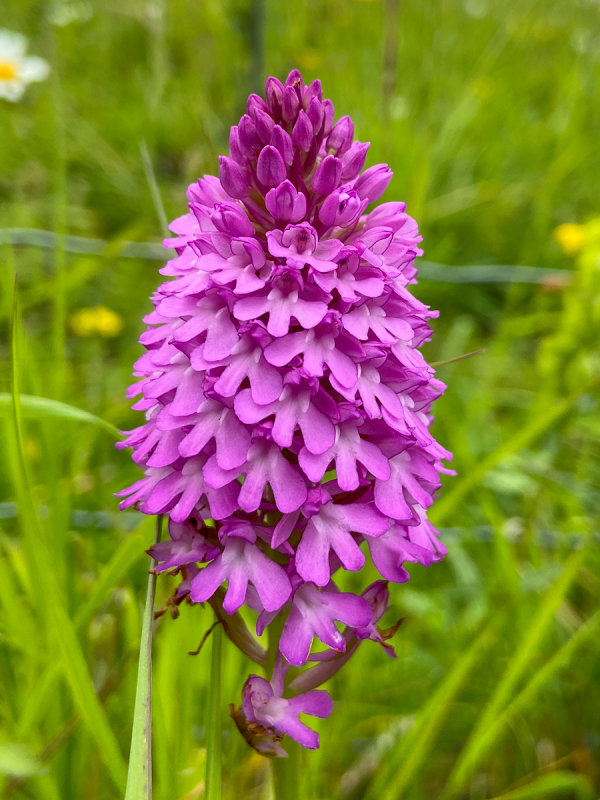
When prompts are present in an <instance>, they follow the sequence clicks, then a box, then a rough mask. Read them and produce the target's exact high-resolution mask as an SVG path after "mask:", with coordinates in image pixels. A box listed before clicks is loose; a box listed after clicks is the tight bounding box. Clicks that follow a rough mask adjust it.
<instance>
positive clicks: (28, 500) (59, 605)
mask: <svg viewBox="0 0 600 800" xmlns="http://www.w3.org/2000/svg"><path fill="white" fill-rule="evenodd" d="M19 330H20V326H19V312H18V303H17V291H16V286H15V294H14V301H13V325H12V336H11V356H12V406H13V423H14V434H15V442H16V451H17V460H18V464H19V470H18V475H16V476H15V483H16V489H17V496H18V498H19V511H20V519H21V525H22V529H23V538H24V548H26V549H27V554H28V558H29V561H30V564H31V567H32V568H33V569H34V571H35V582H36V584H37V586H38V590H39V593H40V596H41V597H42V598H43V601H44V605H43V609H44V612H45V614H46V616H47V622H48V625H49V627H50V630H49V638H50V641H52V642H53V643H54V645H55V646H56V647H57V649H58V652H59V654H60V656H61V660H62V665H63V674H64V676H65V679H66V681H67V683H68V684H69V687H70V689H71V693H72V696H73V700H74V702H75V705H76V706H77V707H78V710H79V712H80V714H81V717H82V719H83V720H84V722H85V724H86V725H87V727H88V729H89V731H90V733H91V734H92V736H93V738H94V739H95V740H96V744H97V746H98V748H99V750H100V752H101V753H102V758H103V760H104V763H105V764H106V766H107V768H108V770H109V772H110V774H111V776H112V778H113V780H114V782H115V784H116V786H117V787H118V788H119V789H120V790H121V789H122V787H123V786H124V784H125V774H126V769H125V762H124V760H123V756H122V755H121V752H120V750H119V746H118V743H117V740H116V738H115V736H114V734H113V732H112V730H111V728H110V725H109V724H108V720H107V718H106V714H105V712H104V709H103V707H102V705H101V703H100V701H99V700H98V697H97V695H96V689H95V687H94V684H93V682H92V679H91V677H90V674H89V671H88V668H87V664H86V661H85V657H84V655H83V651H82V649H81V645H80V643H79V641H78V639H77V635H76V632H75V628H74V625H73V622H72V620H71V618H70V616H69V613H68V611H67V608H66V606H65V602H64V598H63V594H62V592H61V590H60V588H59V586H58V582H57V579H56V576H55V574H54V572H53V571H52V570H51V569H48V564H51V563H52V557H51V554H50V552H49V548H48V546H47V544H46V536H45V531H44V530H43V528H42V525H41V522H40V520H39V518H38V516H37V511H36V509H37V502H36V500H35V497H34V493H33V490H32V487H31V480H30V477H29V470H28V468H27V462H26V459H25V450H24V445H23V425H22V414H21V403H20V395H19V370H18V364H19V355H20V353H19Z"/></svg>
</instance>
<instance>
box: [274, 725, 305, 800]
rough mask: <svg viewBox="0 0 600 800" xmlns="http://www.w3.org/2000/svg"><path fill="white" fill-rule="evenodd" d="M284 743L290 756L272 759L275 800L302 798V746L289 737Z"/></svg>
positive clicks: (298, 799) (297, 799) (296, 799)
mask: <svg viewBox="0 0 600 800" xmlns="http://www.w3.org/2000/svg"><path fill="white" fill-rule="evenodd" d="M284 745H285V749H286V750H287V753H288V757H287V758H273V759H271V764H272V765H273V787H274V796H275V800H300V798H301V797H302V789H301V769H300V757H301V753H300V747H299V745H297V744H296V742H293V741H292V740H291V739H290V738H289V737H286V740H285V743H284Z"/></svg>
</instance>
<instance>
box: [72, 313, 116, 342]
mask: <svg viewBox="0 0 600 800" xmlns="http://www.w3.org/2000/svg"><path fill="white" fill-rule="evenodd" d="M69 322H70V324H71V330H72V331H73V333H74V334H75V335H76V336H82V337H86V336H104V337H105V338H110V337H112V336H118V335H119V334H120V333H121V331H122V330H123V318H122V317H121V316H120V315H119V314H117V312H116V311H112V310H111V309H110V308H107V307H106V306H94V307H93V308H80V309H79V310H78V311H75V313H74V314H72V315H71V317H70V319H69Z"/></svg>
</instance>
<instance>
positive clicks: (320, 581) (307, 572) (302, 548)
mask: <svg viewBox="0 0 600 800" xmlns="http://www.w3.org/2000/svg"><path fill="white" fill-rule="evenodd" d="M311 523H312V520H309V521H308V524H307V526H306V529H305V531H304V533H303V534H302V538H301V539H300V543H299V544H298V549H297V550H296V569H297V571H298V575H300V577H302V578H304V580H305V581H312V582H313V583H316V584H317V586H327V584H328V583H329V579H330V577H331V570H330V568H329V549H330V547H329V541H328V540H327V538H326V537H324V536H323V535H321V533H320V532H319V531H318V530H317V529H316V528H315V526H314V523H313V524H311Z"/></svg>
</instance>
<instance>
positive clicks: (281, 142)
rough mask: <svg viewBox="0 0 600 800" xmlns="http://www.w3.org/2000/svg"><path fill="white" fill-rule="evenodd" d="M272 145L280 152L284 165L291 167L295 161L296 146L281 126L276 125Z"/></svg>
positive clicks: (272, 135)
mask: <svg viewBox="0 0 600 800" xmlns="http://www.w3.org/2000/svg"><path fill="white" fill-rule="evenodd" d="M271 144H272V145H273V147H276V148H277V149H278V150H279V152H280V153H281V156H282V158H283V161H284V163H285V164H287V165H288V167H289V166H290V164H291V163H292V161H293V160H294V145H293V143H292V137H291V136H290V135H289V133H288V132H287V131H284V130H283V128H282V127H281V126H280V125H275V127H274V128H273V133H272V134H271Z"/></svg>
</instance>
